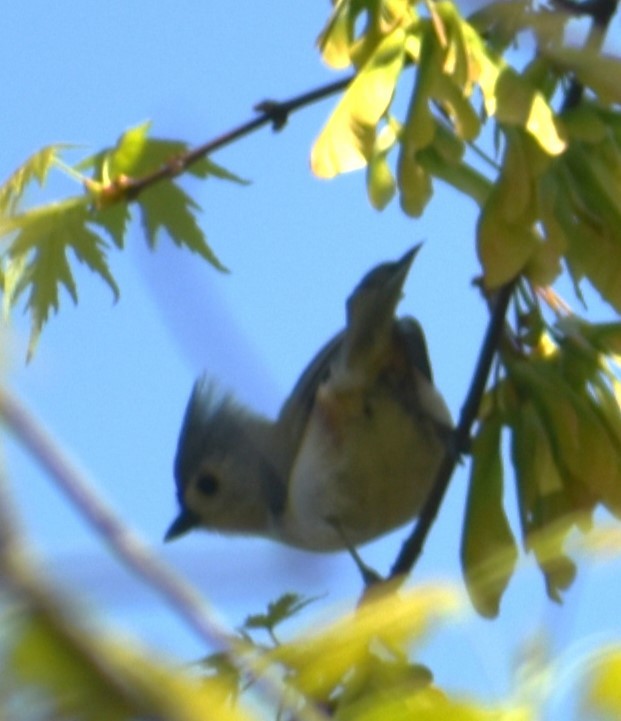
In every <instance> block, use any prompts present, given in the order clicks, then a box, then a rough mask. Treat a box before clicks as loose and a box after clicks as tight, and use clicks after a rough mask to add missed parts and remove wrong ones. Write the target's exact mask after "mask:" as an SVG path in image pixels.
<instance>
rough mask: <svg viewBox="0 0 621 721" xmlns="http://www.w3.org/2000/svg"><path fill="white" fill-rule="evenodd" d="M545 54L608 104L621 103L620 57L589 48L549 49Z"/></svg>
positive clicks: (546, 49)
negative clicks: (620, 81)
mask: <svg viewBox="0 0 621 721" xmlns="http://www.w3.org/2000/svg"><path fill="white" fill-rule="evenodd" d="M543 54H544V56H545V57H546V58H548V59H549V60H551V61H552V62H553V63H555V64H556V65H557V66H559V67H561V68H562V69H563V70H568V71H570V72H571V73H573V74H574V75H575V76H576V77H577V78H578V80H579V81H580V83H581V84H582V85H584V86H585V87H587V88H590V89H591V90H592V91H593V92H594V93H595V94H596V95H597V96H598V97H599V98H600V100H601V101H602V102H603V103H605V104H606V105H609V104H614V103H621V84H620V83H619V78H620V77H621V59H620V58H618V57H614V56H612V55H607V54H606V53H601V52H599V51H595V50H591V49H590V48H588V47H583V48H569V47H548V48H545V49H544V50H543Z"/></svg>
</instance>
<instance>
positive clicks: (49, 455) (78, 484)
mask: <svg viewBox="0 0 621 721" xmlns="http://www.w3.org/2000/svg"><path fill="white" fill-rule="evenodd" d="M0 414H1V415H2V417H3V419H4V421H5V422H6V424H7V425H8V427H9V429H10V430H11V431H12V432H13V433H14V435H15V436H16V437H17V438H18V440H19V441H20V442H21V443H22V444H23V445H24V446H25V447H26V448H27V449H28V450H29V451H30V453H31V454H32V456H33V458H36V459H37V461H38V462H39V463H40V464H41V465H42V466H43V468H44V469H45V470H46V471H47V472H48V473H49V474H50V476H52V477H53V478H54V480H55V482H56V484H57V486H58V487H59V488H60V489H61V490H62V491H63V493H65V495H66V496H68V497H69V499H70V500H71V502H72V503H73V504H74V505H75V506H76V507H77V508H79V510H80V512H81V514H82V516H83V517H84V518H85V519H86V520H87V521H88V522H89V523H90V525H91V526H93V527H94V528H95V530H96V531H97V532H98V533H99V535H100V536H101V537H102V538H103V539H104V540H105V541H106V543H107V544H108V546H109V547H110V548H111V549H112V551H113V552H114V553H115V555H116V556H117V558H119V559H120V560H121V561H122V562H123V563H124V564H125V565H126V566H128V567H129V568H130V570H131V571H133V572H134V573H135V574H136V575H137V576H138V577H139V578H141V579H142V580H143V581H146V582H147V583H148V584H149V585H150V586H152V587H154V588H156V589H157V590H158V591H159V592H160V595H162V596H163V597H164V598H165V599H166V600H167V601H168V602H169V604H170V605H171V606H173V608H174V609H175V611H176V612H177V613H178V614H179V615H180V616H182V617H183V618H184V619H185V621H186V623H187V624H188V625H189V626H190V627H191V628H192V629H193V630H194V631H195V632H196V633H197V634H198V636H199V637H200V638H201V639H202V640H203V641H204V642H205V643H207V644H208V645H210V646H211V645H213V644H216V645H217V646H218V647H224V648H228V647H229V646H230V632H229V631H228V629H226V628H225V627H224V626H222V625H221V624H220V623H219V622H218V621H217V620H216V619H215V616H214V614H213V612H212V611H211V610H209V609H208V608H207V605H206V604H205V602H204V601H203V600H202V598H201V596H200V595H199V593H198V592H197V591H195V590H194V588H192V587H191V586H190V585H189V584H188V583H186V582H185V581H184V580H183V579H182V578H181V577H180V576H178V575H177V574H176V573H174V572H173V571H172V570H170V569H169V568H168V567H167V566H165V565H164V564H163V563H161V562H160V561H159V560H158V559H157V558H156V557H155V556H154V555H153V554H152V553H151V551H150V550H149V548H148V547H147V546H146V544H144V543H143V542H142V541H141V540H140V539H139V538H138V537H137V536H136V535H135V534H134V533H132V532H131V531H130V530H129V529H128V528H127V527H126V526H125V524H124V523H123V522H122V521H121V520H120V519H119V518H118V517H117V516H116V515H115V513H114V512H113V511H112V510H111V509H110V508H109V507H108V506H107V504H106V503H105V501H104V500H103V499H102V498H101V497H100V496H98V495H97V493H96V492H95V490H94V488H93V484H92V483H91V482H90V480H89V479H88V478H87V477H86V475H85V474H84V473H83V472H82V471H81V470H80V469H78V467H77V466H76V465H75V464H74V463H73V462H72V461H71V460H70V458H69V457H68V456H67V455H65V454H64V453H63V452H62V450H61V449H60V447H59V445H58V443H56V441H55V440H54V439H53V438H52V437H51V436H50V435H49V434H48V432H47V431H46V430H45V428H43V426H42V425H41V424H40V423H39V422H38V421H37V420H36V419H35V418H34V417H33V416H32V415H31V414H30V413H29V412H28V411H27V410H26V409H25V408H24V407H23V406H22V405H21V404H20V403H19V401H18V400H17V399H16V398H14V397H13V396H12V395H11V394H10V393H9V392H8V391H7V390H6V389H0Z"/></svg>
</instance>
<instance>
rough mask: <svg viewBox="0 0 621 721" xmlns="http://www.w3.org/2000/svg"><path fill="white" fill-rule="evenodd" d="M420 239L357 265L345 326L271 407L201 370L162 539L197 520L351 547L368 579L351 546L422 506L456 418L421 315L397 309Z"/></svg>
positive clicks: (325, 548)
mask: <svg viewBox="0 0 621 721" xmlns="http://www.w3.org/2000/svg"><path fill="white" fill-rule="evenodd" d="M420 247H421V244H418V245H416V246H414V247H413V248H411V249H410V250H408V251H407V252H406V253H405V254H404V255H403V256H402V257H401V258H400V259H398V260H396V261H394V262H386V263H382V264H380V265H378V266H376V267H374V268H373V269H372V270H370V271H369V272H368V273H367V274H366V275H365V276H364V277H363V278H362V280H361V281H360V282H359V283H358V285H357V286H356V288H355V289H354V291H353V292H352V293H351V295H350V296H349V298H348V299H347V302H346V324H345V328H344V329H343V330H342V331H341V332H339V333H338V334H336V335H335V336H334V337H333V338H332V339H331V340H329V341H328V342H327V343H326V344H325V345H324V346H323V348H321V350H320V351H319V352H318V353H317V355H316V356H315V357H314V358H313V359H312V360H311V362H310V363H309V364H308V366H307V367H306V369H305V370H304V371H303V372H302V374H301V376H300V379H299V380H298V382H297V383H296V384H295V386H294V388H293V390H292V392H291V394H290V395H289V397H288V398H287V399H286V401H285V402H284V403H283V405H282V407H281V409H280V412H279V413H278V415H277V417H276V418H275V419H270V418H268V417H266V416H263V415H261V414H259V413H256V412H254V411H253V410H251V409H249V408H247V407H245V406H243V405H242V404H240V403H238V402H237V401H236V399H235V398H234V396H233V395H232V394H230V393H226V392H223V391H222V390H221V389H220V388H219V387H218V385H217V383H216V382H214V381H213V380H211V379H209V378H208V377H207V376H202V377H200V378H199V379H198V380H197V381H196V383H195V384H194V387H193V390H192V393H191V395H190V399H189V401H188V404H187V408H186V411H185V415H184V419H183V423H182V427H181V431H180V434H179V441H178V446H177V452H176V456H175V462H174V475H175V481H176V490H177V500H178V504H179V513H178V515H177V516H176V518H175V519H174V521H173V522H172V524H171V525H170V527H169V528H168V531H167V532H166V535H165V540H166V541H171V540H173V539H176V538H178V537H180V536H182V535H184V534H185V533H187V532H189V531H191V530H194V529H197V528H205V529H208V530H212V531H218V532H222V533H230V534H244V535H254V536H263V537H267V538H271V539H273V540H276V541H279V542H281V543H284V544H287V545H290V546H294V547H298V548H301V549H306V550H309V551H318V552H331V551H339V550H347V551H349V552H350V554H351V555H352V557H353V559H354V561H355V562H356V564H357V565H358V567H359V569H360V571H361V572H362V575H363V578H364V579H365V581H369V580H370V579H372V578H374V577H375V576H374V573H373V572H372V571H371V569H369V568H368V567H367V566H366V565H365V564H364V562H363V561H362V559H361V558H360V556H359V554H358V552H357V547H358V546H360V545H362V544H365V543H367V542H369V541H371V540H373V539H375V538H378V537H380V536H382V535H384V534H386V533H388V532H389V531H392V530H394V529H396V528H399V527H401V526H403V525H404V524H406V523H407V522H409V521H411V520H413V519H414V518H415V517H416V516H417V515H418V513H419V511H420V509H421V507H422V506H423V504H424V502H425V500H426V498H427V496H428V494H429V492H430V489H431V488H432V486H433V482H434V479H435V476H436V474H437V471H438V468H439V466H440V464H441V462H442V460H443V458H444V455H445V454H446V453H447V452H448V451H449V447H450V439H451V434H452V429H453V423H452V419H451V414H450V412H449V410H448V408H447V405H446V403H445V401H444V399H443V397H442V395H441V394H440V392H439V391H438V390H437V388H436V387H435V385H434V382H433V376H432V371H431V365H430V362H429V355H428V351H427V343H426V340H425V335H424V333H423V329H422V327H421V325H420V323H419V322H418V321H417V320H416V319H415V318H413V317H410V316H406V317H402V318H396V316H395V314H396V308H397V305H398V303H399V301H400V299H401V297H402V295H403V286H404V283H405V280H406V278H407V276H408V273H409V271H410V268H411V266H412V263H413V261H414V258H415V257H416V255H417V254H418V252H419V250H420Z"/></svg>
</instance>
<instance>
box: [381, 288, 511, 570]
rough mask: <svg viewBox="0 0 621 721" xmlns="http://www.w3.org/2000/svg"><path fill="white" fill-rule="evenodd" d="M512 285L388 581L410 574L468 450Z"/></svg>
mask: <svg viewBox="0 0 621 721" xmlns="http://www.w3.org/2000/svg"><path fill="white" fill-rule="evenodd" d="M514 286H515V281H513V282H511V283H507V284H506V285H504V286H502V288H500V290H499V291H498V295H497V297H496V301H495V304H494V306H493V311H492V314H491V316H490V320H489V324H488V326H487V332H486V334H485V339H484V341H483V346H482V347H481V353H480V354H479V360H478V362H477V367H476V370H475V373H474V376H473V378H472V383H471V385H470V389H469V391H468V395H467V396H466V400H465V402H464V405H463V407H462V410H461V415H460V418H459V423H458V425H457V428H456V429H455V431H454V432H453V437H452V442H451V446H450V448H449V450H448V452H447V453H446V455H445V456H444V460H443V462H442V465H441V466H440V468H439V469H438V473H437V475H436V479H435V482H434V485H433V488H432V490H431V493H430V494H429V497H428V498H427V500H426V501H425V505H424V506H423V510H422V511H421V514H420V517H419V519H418V522H417V524H416V526H415V527H414V530H413V532H412V534H411V535H410V537H409V538H408V539H407V540H406V541H405V543H404V544H403V546H402V548H401V552H400V553H399V555H398V557H397V560H396V561H395V563H394V565H393V567H392V569H391V571H390V575H389V579H394V578H397V577H399V576H401V577H402V578H405V575H406V574H407V573H409V572H410V570H411V569H412V568H413V566H414V564H415V563H416V562H417V561H418V559H419V557H420V555H421V553H422V552H423V546H424V544H425V541H426V539H427V536H428V535H429V531H430V530H431V527H432V525H433V523H434V521H435V519H436V516H437V515H438V511H439V509H440V506H441V505H442V501H443V499H444V495H445V493H446V490H447V488H448V486H449V482H450V480H451V477H452V475H453V472H454V470H455V466H456V465H457V462H458V461H459V458H460V457H461V455H462V454H464V453H467V452H468V451H469V446H470V434H471V432H472V426H473V425H474V422H475V421H476V418H477V415H478V412H479V406H480V405H481V399H482V398H483V393H484V392H485V387H486V386H487V382H488V379H489V374H490V371H491V368H492V363H493V361H494V357H495V355H496V352H497V351H498V348H499V345H500V341H501V339H502V336H503V331H504V326H505V316H506V313H507V308H508V306H509V301H510V300H511V295H512V293H513V289H514Z"/></svg>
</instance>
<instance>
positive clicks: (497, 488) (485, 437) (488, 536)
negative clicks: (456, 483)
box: [461, 416, 518, 618]
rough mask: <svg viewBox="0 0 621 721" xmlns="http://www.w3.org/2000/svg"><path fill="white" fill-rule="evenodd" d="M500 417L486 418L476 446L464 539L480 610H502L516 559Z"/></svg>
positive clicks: (469, 580)
mask: <svg viewBox="0 0 621 721" xmlns="http://www.w3.org/2000/svg"><path fill="white" fill-rule="evenodd" d="M500 431H501V422H500V419H499V418H497V417H495V416H492V417H490V418H488V419H485V420H484V421H482V423H481V425H480V427H479V430H478V433H477V436H476V438H475V440H474V444H473V447H472V457H473V463H472V472H471V476H470V486H469V490H468V501H467V505H466V515H465V520H464V528H463V535H462V542H461V563H462V569H463V572H464V576H465V579H466V584H467V587H468V593H469V594H470V598H471V599H472V602H473V604H474V606H475V608H476V609H477V611H478V612H479V613H480V614H481V615H483V616H487V617H488V618H492V617H495V616H497V615H498V610H499V605H500V599H501V598H502V594H503V593H504V591H505V589H506V587H507V584H508V583H509V579H510V578H511V576H512V575H513V571H514V569H515V564H516V561H517V555H518V554H517V548H516V544H515V539H514V537H513V533H512V532H511V528H510V526H509V522H508V520H507V516H506V513H505V510H504V506H503V479H502V460H501V458H500Z"/></svg>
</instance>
